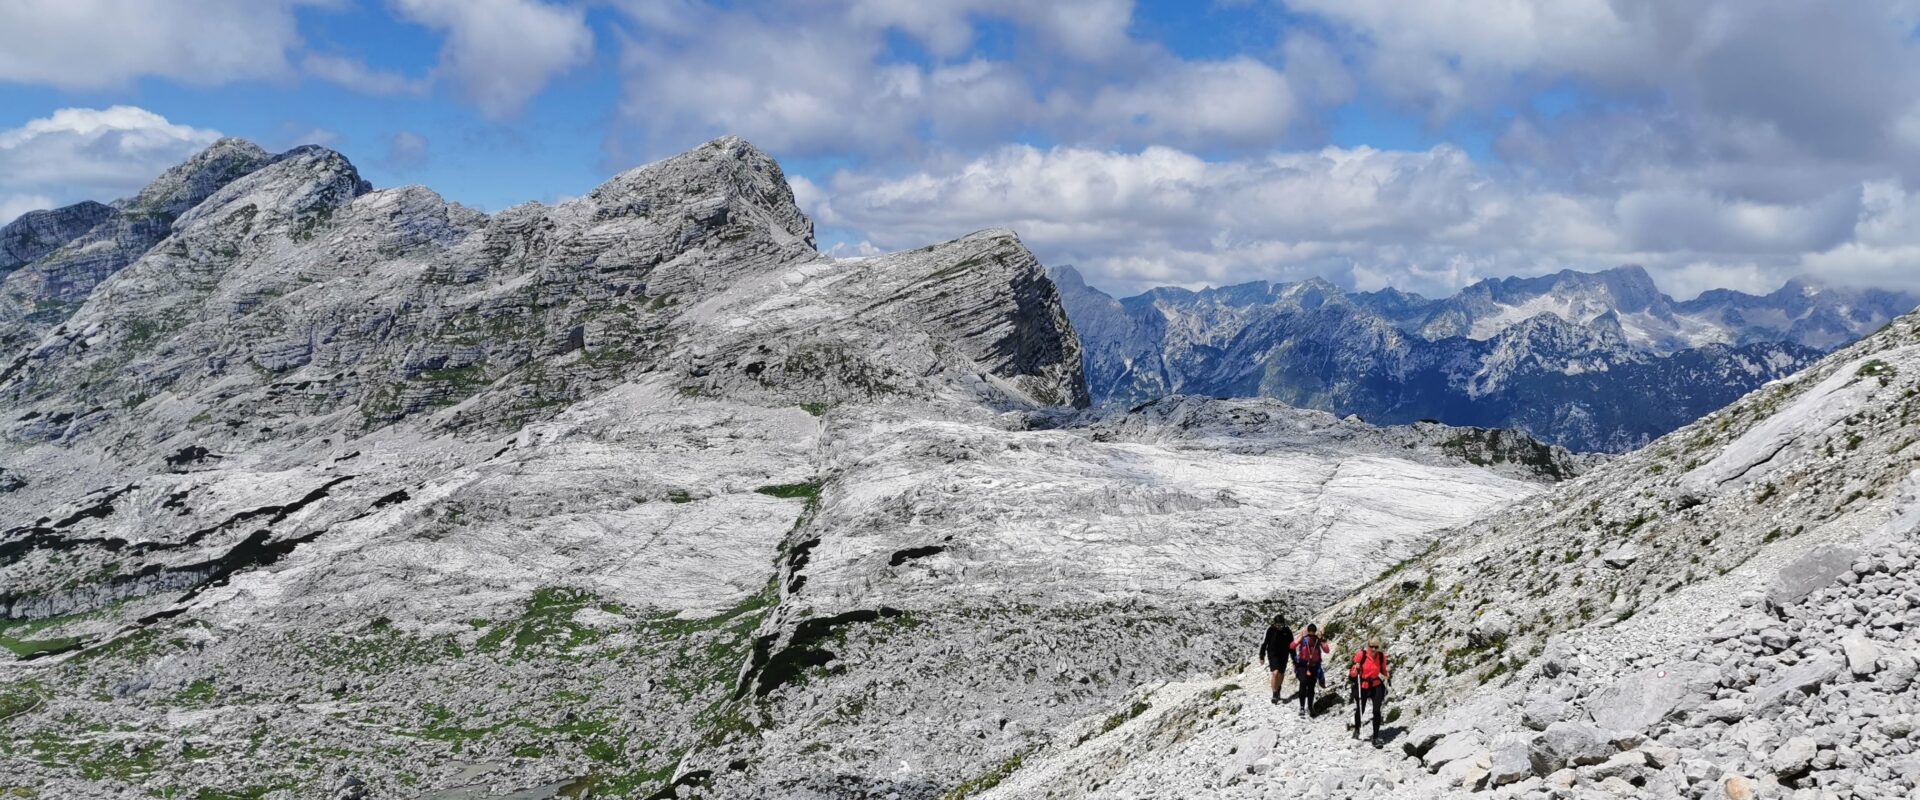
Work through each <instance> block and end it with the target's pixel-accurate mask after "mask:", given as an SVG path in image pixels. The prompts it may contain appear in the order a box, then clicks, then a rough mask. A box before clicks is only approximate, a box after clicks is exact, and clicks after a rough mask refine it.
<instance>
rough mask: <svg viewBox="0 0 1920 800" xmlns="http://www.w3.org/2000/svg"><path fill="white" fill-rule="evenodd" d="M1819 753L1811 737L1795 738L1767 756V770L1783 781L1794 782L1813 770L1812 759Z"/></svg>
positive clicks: (1818, 748) (1817, 746)
mask: <svg viewBox="0 0 1920 800" xmlns="http://www.w3.org/2000/svg"><path fill="white" fill-rule="evenodd" d="M1819 752H1820V747H1819V745H1817V744H1815V742H1814V741H1813V737H1811V736H1795V737H1793V738H1791V739H1788V740H1787V741H1786V743H1785V744H1782V745H1780V747H1779V749H1777V750H1774V751H1773V755H1770V756H1767V769H1770V770H1773V774H1775V775H1778V776H1780V777H1781V778H1782V779H1784V780H1789V781H1791V780H1796V779H1798V778H1800V777H1802V776H1804V775H1806V774H1807V772H1808V771H1810V770H1812V769H1813V757H1814V756H1815V755H1816V754H1818V753H1819Z"/></svg>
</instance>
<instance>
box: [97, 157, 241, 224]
mask: <svg viewBox="0 0 1920 800" xmlns="http://www.w3.org/2000/svg"><path fill="white" fill-rule="evenodd" d="M273 158H274V157H273V156H272V155H271V154H269V153H268V152H267V151H265V150H262V149H260V146H259V145H256V144H254V143H252V142H249V141H247V140H245V139H237V138H233V137H227V138H224V139H220V140H219V141H216V142H214V143H213V144H210V145H208V146H207V148H206V149H205V150H202V151H200V152H198V153H195V154H194V155H193V156H192V157H191V158H188V159H187V160H186V161H184V162H181V163H180V164H177V165H175V166H174V167H172V168H170V169H168V170H167V171H166V172H163V173H161V174H160V177H158V178H155V179H154V180H153V182H152V183H149V184H147V186H146V188H144V189H141V190H140V193H139V194H136V195H134V196H133V198H132V199H130V200H127V201H124V203H123V204H122V205H123V207H124V208H125V209H126V210H128V211H131V212H136V213H143V214H154V215H159V216H162V217H164V218H166V219H168V220H172V219H173V218H175V217H178V216H180V215H181V214H184V213H186V211H187V209H190V208H193V207H194V206H197V205H199V204H200V202H201V201H203V200H206V199H207V198H208V197H209V196H211V195H212V194H213V193H214V192H216V191H219V190H220V188H221V187H223V186H226V185H227V184H229V183H232V182H233V181H235V180H236V179H238V178H240V177H241V176H244V175H246V174H247V173H250V172H253V171H254V170H256V169H259V168H260V167H262V166H265V165H266V164H267V163H269V162H270V161H272V160H273Z"/></svg>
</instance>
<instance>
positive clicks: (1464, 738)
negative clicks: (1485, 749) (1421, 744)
mask: <svg viewBox="0 0 1920 800" xmlns="http://www.w3.org/2000/svg"><path fill="white" fill-rule="evenodd" d="M1481 750H1482V747H1481V742H1480V735H1479V734H1477V733H1474V732H1473V731H1457V732H1454V733H1451V734H1448V735H1447V736H1446V737H1445V738H1443V739H1441V740H1440V743H1439V744H1436V745H1434V746H1433V748H1432V749H1430V750H1428V751H1427V754H1426V755H1425V756H1422V757H1421V758H1420V760H1421V761H1422V762H1424V763H1425V764H1426V765H1427V771H1428V772H1438V771H1439V770H1440V768H1441V767H1443V766H1446V765H1447V764H1448V763H1451V762H1454V761H1458V760H1460V759H1463V758H1467V757H1470V756H1472V755H1474V754H1476V753H1479V752H1480V751H1481Z"/></svg>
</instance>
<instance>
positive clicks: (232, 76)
mask: <svg viewBox="0 0 1920 800" xmlns="http://www.w3.org/2000/svg"><path fill="white" fill-rule="evenodd" d="M311 4H313V3H312V2H310V1H309V0H8V2H5V3H0V80H5V81H15V82H20V83H43V84H48V85H52V86H57V87H59V88H62V89H103V88H114V87H120V86H125V85H127V84H128V83H130V82H132V81H133V80H134V79H136V78H140V77H146V76H155V77H161V78H169V79H172V80H177V81H181V82H184V83H191V84H200V85H212V84H219V83H224V82H227V81H234V80H246V79H259V78H275V77H281V76H284V75H287V74H289V71H290V70H289V68H288V64H287V54H288V52H289V51H291V50H294V49H296V48H297V47H299V44H300V37H299V34H298V32H297V31H296V30H295V22H294V18H293V9H294V7H295V6H299V5H311Z"/></svg>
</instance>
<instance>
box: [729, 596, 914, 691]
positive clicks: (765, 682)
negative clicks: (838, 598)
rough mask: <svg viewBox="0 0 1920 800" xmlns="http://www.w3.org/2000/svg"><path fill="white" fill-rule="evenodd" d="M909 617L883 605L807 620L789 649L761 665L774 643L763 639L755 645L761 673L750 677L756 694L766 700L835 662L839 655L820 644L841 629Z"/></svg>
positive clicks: (795, 634)
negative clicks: (764, 649)
mask: <svg viewBox="0 0 1920 800" xmlns="http://www.w3.org/2000/svg"><path fill="white" fill-rule="evenodd" d="M905 614H906V612H904V611H901V610H900V609H897V608H888V607H886V606H881V607H880V608H878V609H870V608H862V609H856V610H854V611H848V612H846V613H844V614H835V615H833V616H831V617H816V618H813V619H809V620H803V621H801V623H800V624H799V625H796V626H794V629H793V636H792V637H791V638H789V639H788V640H787V646H786V647H785V648H783V649H781V650H780V651H779V652H777V653H773V654H772V655H770V656H767V657H766V659H765V661H764V662H761V661H760V660H759V658H758V656H759V653H760V651H761V648H762V647H763V646H766V647H767V649H771V646H770V645H771V643H770V642H767V641H766V640H767V639H770V638H772V637H762V639H761V640H759V641H756V642H754V649H755V651H756V652H755V656H756V659H755V661H756V664H757V666H758V670H757V672H758V674H757V675H753V674H751V673H750V674H749V677H750V678H751V679H752V683H753V687H754V693H755V694H757V695H759V696H761V697H765V696H767V695H768V694H769V693H771V692H772V691H773V690H775V689H778V688H780V687H781V686H783V685H785V684H788V683H791V682H793V681H795V680H797V679H799V678H800V677H801V676H802V675H804V674H806V671H807V670H808V669H809V668H813V667H824V666H826V665H828V664H830V663H832V662H833V660H834V659H835V658H838V656H836V655H835V654H834V653H833V651H831V650H828V649H826V648H824V647H820V646H819V645H820V643H821V642H822V641H825V640H826V639H828V638H830V637H832V636H835V635H837V634H838V633H839V631H840V629H842V628H845V627H846V626H849V625H859V624H865V623H870V622H876V621H879V620H881V619H890V618H893V617H899V616H903V615H905ZM744 683H745V682H743V686H742V688H743V689H744V688H745V687H744Z"/></svg>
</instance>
